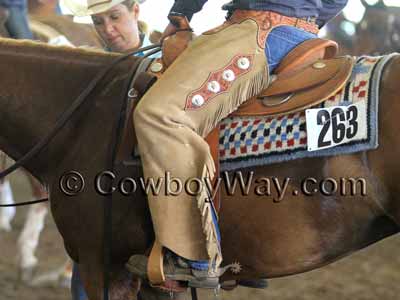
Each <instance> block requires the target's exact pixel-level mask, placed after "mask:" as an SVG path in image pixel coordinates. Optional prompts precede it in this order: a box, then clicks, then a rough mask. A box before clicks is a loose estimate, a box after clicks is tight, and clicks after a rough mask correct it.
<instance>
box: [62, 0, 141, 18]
mask: <svg viewBox="0 0 400 300" xmlns="http://www.w3.org/2000/svg"><path fill="white" fill-rule="evenodd" d="M62 1H63V2H64V4H65V6H66V7H67V8H68V9H69V10H71V12H72V13H73V14H74V15H75V16H78V17H85V16H90V15H94V14H99V13H102V12H105V11H107V10H109V9H110V8H111V7H113V6H115V5H117V4H120V3H122V2H124V0H62ZM135 1H136V2H137V3H139V4H141V3H143V2H145V1H146V0H135Z"/></svg>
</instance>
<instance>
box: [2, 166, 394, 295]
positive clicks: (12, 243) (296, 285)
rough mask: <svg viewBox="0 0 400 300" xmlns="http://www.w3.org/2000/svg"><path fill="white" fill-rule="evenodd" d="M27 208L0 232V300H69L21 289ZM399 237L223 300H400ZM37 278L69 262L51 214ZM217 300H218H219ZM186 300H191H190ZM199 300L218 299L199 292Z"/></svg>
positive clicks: (17, 190) (24, 193) (20, 193)
mask: <svg viewBox="0 0 400 300" xmlns="http://www.w3.org/2000/svg"><path fill="white" fill-rule="evenodd" d="M12 187H13V191H14V196H15V200H16V201H25V200H29V199H30V198H31V195H30V188H29V186H28V185H27V181H26V178H25V177H24V176H23V175H21V173H17V174H16V175H14V176H12ZM25 214H26V208H18V210H17V216H16V218H15V219H14V222H13V231H12V232H11V233H3V232H0V300H67V299H71V297H70V295H69V291H68V289H66V288H60V287H46V288H31V287H27V286H25V285H23V284H19V283H18V280H17V279H18V272H17V268H16V262H15V257H14V256H15V253H16V241H17V238H18V234H19V233H20V231H21V228H22V226H23V222H24V219H25ZM399 248H400V238H399V236H395V237H391V238H388V239H386V240H384V241H381V242H379V243H377V244H375V245H373V246H371V247H369V248H368V249H365V250H362V251H359V252H358V253H355V254H353V255H351V256H350V257H347V258H345V259H343V260H341V261H339V262H337V263H334V264H332V265H329V266H327V267H324V268H322V269H320V270H315V271H312V272H308V273H305V274H301V275H296V276H291V277H286V278H279V279H272V280H270V281H269V287H268V289H266V290H262V291H257V290H250V289H247V288H240V289H236V290H235V291H233V292H221V294H220V295H219V297H218V298H219V299H224V300H225V299H226V300H227V299H229V300H239V299H240V300H241V299H252V300H258V299H260V300H261V299H268V300H278V299H279V300H289V299H290V300H292V299H296V300H316V299H325V300H338V299H340V300H346V299H351V300H376V299H385V300H398V299H400V284H399V280H400V256H399V255H398V253H399ZM37 256H38V258H39V269H38V273H42V272H45V271H47V270H53V269H55V268H58V267H60V266H61V264H63V263H64V261H65V252H64V250H63V246H62V242H61V238H60V236H59V234H58V232H57V229H56V227H55V225H54V222H53V220H52V218H51V216H50V214H49V215H48V216H47V218H46V226H45V229H44V231H43V234H42V236H41V238H40V243H39V247H38V251H37ZM218 298H217V299H218ZM187 299H190V298H189V297H187ZM200 299H210V300H212V299H215V297H214V295H212V294H211V293H209V292H201V293H200Z"/></svg>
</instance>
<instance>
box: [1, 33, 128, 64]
mask: <svg viewBox="0 0 400 300" xmlns="http://www.w3.org/2000/svg"><path fill="white" fill-rule="evenodd" d="M2 55H18V56H21V58H22V57H27V56H28V57H32V58H37V59H41V58H42V59H46V60H51V61H53V60H54V61H59V62H60V63H62V62H67V63H78V64H79V63H81V64H96V65H104V64H107V63H110V62H111V61H113V60H114V59H115V58H116V57H118V56H120V55H121V54H118V53H109V52H104V51H101V50H96V49H91V48H90V49H87V48H72V47H67V46H51V45H47V44H45V43H41V42H36V41H30V40H15V39H8V38H0V59H1V56H2Z"/></svg>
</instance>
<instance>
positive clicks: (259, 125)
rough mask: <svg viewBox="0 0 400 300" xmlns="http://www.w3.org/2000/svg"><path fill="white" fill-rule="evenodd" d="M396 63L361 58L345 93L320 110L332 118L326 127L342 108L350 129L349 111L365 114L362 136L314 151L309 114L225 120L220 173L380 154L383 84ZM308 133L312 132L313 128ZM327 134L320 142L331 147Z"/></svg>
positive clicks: (377, 58)
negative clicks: (390, 65)
mask: <svg viewBox="0 0 400 300" xmlns="http://www.w3.org/2000/svg"><path fill="white" fill-rule="evenodd" d="M392 57H393V55H389V56H380V57H368V56H364V57H360V58H358V60H357V62H356V64H355V66H354V68H353V72H352V75H351V77H350V79H349V81H348V82H347V83H346V85H345V87H344V88H343V89H342V90H341V91H339V92H338V93H337V94H336V95H335V96H333V97H331V98H330V99H328V100H326V101H325V102H323V103H322V104H320V105H319V106H318V108H323V110H324V113H323V114H325V115H328V117H327V118H326V119H325V120H324V119H323V118H322V117H321V118H322V121H323V122H327V121H328V120H329V121H331V119H330V118H329V116H331V118H332V119H333V117H332V115H331V113H332V109H335V107H338V106H340V107H344V109H343V110H342V111H343V114H345V115H347V116H348V117H350V120H347V119H346V118H344V119H343V120H344V121H348V122H347V123H349V122H350V123H351V118H352V117H354V115H353V113H354V112H349V111H348V110H347V109H349V108H350V107H351V106H357V107H358V109H359V110H360V111H358V112H357V117H358V118H361V119H362V118H363V119H364V120H360V126H361V128H357V130H358V131H359V132H361V133H359V134H357V135H356V136H354V137H352V138H351V139H350V140H349V141H347V142H344V143H340V144H338V145H337V146H334V147H331V148H328V149H322V148H321V150H317V151H309V150H310V146H309V144H310V143H309V141H308V140H310V142H311V138H313V139H314V137H313V136H310V137H308V136H307V122H309V121H306V113H305V112H304V111H303V112H298V113H292V114H288V115H284V116H278V117H254V118H250V117H232V118H226V119H224V120H223V121H222V122H221V123H220V136H219V154H220V162H221V171H231V170H235V169H239V168H245V167H254V166H260V165H266V164H272V163H278V162H283V161H289V160H292V159H299V158H306V157H318V156H328V155H338V154H349V153H354V152H358V151H366V150H370V149H376V148H377V147H378V128H377V122H378V104H379V83H380V79H381V74H382V70H383V68H384V67H385V65H386V63H387V62H388V61H389V60H390V59H391V58H392ZM346 107H347V108H346ZM340 109H341V108H339V110H340ZM336 110H337V109H336ZM350 110H351V109H350ZM323 114H322V115H323ZM320 121H321V120H320ZM332 123H333V122H332ZM336 123H337V122H336ZM322 125H324V124H322ZM336 125H337V124H336ZM357 125H358V124H357ZM341 126H343V125H341ZM308 127H309V129H310V126H308ZM322 127H324V126H322ZM312 128H313V127H311V129H312ZM327 128H328V127H327ZM327 128H325V129H326V132H325V135H324V136H322V138H321V141H323V142H325V143H329V139H330V137H329V134H331V135H332V128H330V129H329V128H328V129H327ZM339 129H340V128H339ZM342 129H343V128H342ZM347 130H350V132H348V133H350V135H351V128H347ZM311 131H313V130H309V134H311ZM343 132H344V131H343ZM320 133H323V132H320ZM327 133H329V134H327ZM335 135H337V136H339V138H340V137H341V136H343V135H342V134H341V132H339V133H335ZM346 135H348V134H346ZM336 139H337V137H336Z"/></svg>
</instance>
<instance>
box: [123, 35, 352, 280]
mask: <svg viewBox="0 0 400 300" xmlns="http://www.w3.org/2000/svg"><path fill="white" fill-rule="evenodd" d="M182 36H183V35H182ZM182 36H180V33H179V32H178V34H176V35H175V36H173V37H171V40H170V41H169V42H173V44H174V45H181V44H182V43H180V41H177V40H176V39H180V38H181V37H182ZM168 40H169V38H168V39H167V40H166V41H165V42H167V41H168ZM164 44H165V43H164ZM184 48H185V47H175V48H174V47H171V48H170V49H174V50H173V51H172V53H168V52H166V51H164V50H163V55H164V57H163V58H160V59H156V60H154V61H153V62H152V64H151V65H150V67H149V70H148V71H147V72H145V73H142V74H141V75H139V78H138V79H137V80H136V82H135V83H134V84H133V87H134V88H135V90H136V91H138V93H139V94H144V92H145V91H146V90H147V89H148V88H149V87H150V86H151V84H152V83H154V81H155V80H153V79H154V76H155V77H160V75H161V74H162V73H163V72H164V71H165V69H166V68H167V67H168V66H169V65H170V64H171V63H172V62H173V61H174V60H175V59H176V57H177V56H178V55H179V53H180V52H182V51H183V50H184ZM337 51H338V45H337V43H336V42H334V41H330V40H325V39H311V40H308V41H305V42H303V43H302V44H300V45H299V46H298V47H297V48H295V49H294V50H292V51H291V52H290V53H289V54H288V55H287V56H286V57H285V58H284V59H283V60H282V61H281V63H280V65H279V66H278V67H277V68H276V70H275V71H274V74H273V75H272V76H271V84H270V86H269V87H268V88H267V89H266V90H264V91H262V92H261V93H260V94H259V95H257V96H255V97H253V98H251V99H249V100H247V101H246V102H245V103H244V104H242V105H241V106H240V107H239V109H238V110H236V111H234V112H233V113H232V114H231V115H230V116H269V115H271V116H272V115H282V114H288V113H291V112H297V111H301V110H305V109H307V108H310V107H312V106H315V105H318V104H320V103H321V102H323V101H325V100H327V99H328V98H330V97H331V96H333V95H335V94H336V93H337V92H338V91H340V90H341V89H342V88H343V86H344V85H345V83H346V82H347V81H348V79H349V77H350V75H351V72H352V69H353V64H354V59H353V58H352V57H350V56H344V57H336V54H337ZM131 115H132V114H131ZM131 117H132V116H131ZM132 123H133V122H132V121H131V120H128V122H127V126H129V128H131V126H132V125H131V124H132ZM128 131H129V130H125V133H127V132H128ZM131 131H132V130H131ZM133 136H134V133H133V132H131V134H130V137H129V136H127V135H125V139H124V141H125V142H128V143H129V142H130V141H133V140H134V138H133ZM206 141H207V143H208V144H209V147H210V150H211V154H212V156H213V158H214V162H215V166H216V170H217V171H216V174H218V173H219V170H220V169H219V151H218V146H219V145H218V144H219V126H217V127H216V128H215V129H214V130H212V131H211V132H210V134H209V135H208V136H207V137H206ZM132 143H133V142H132ZM132 147H133V145H132V144H131V146H130V147H128V149H129V150H130V153H131V150H132ZM125 148H126V147H125ZM123 157H126V155H122V157H121V158H122V160H123ZM216 177H217V176H216ZM213 202H214V206H215V208H216V209H217V210H219V208H220V197H219V191H217V192H216V193H215V196H214V199H213ZM162 259H163V254H162V247H161V245H159V244H158V243H157V242H156V243H155V244H154V246H153V249H152V251H151V254H150V257H149V261H148V275H149V279H150V282H151V283H154V284H157V283H162V282H164V281H165V278H164V273H163V270H162V267H163V262H162Z"/></svg>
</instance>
